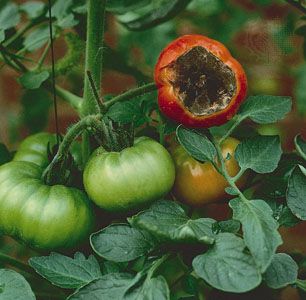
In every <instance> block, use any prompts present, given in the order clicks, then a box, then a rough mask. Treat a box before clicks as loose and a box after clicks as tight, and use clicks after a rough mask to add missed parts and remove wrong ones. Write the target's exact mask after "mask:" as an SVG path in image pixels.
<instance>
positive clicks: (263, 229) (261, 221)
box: [229, 198, 282, 272]
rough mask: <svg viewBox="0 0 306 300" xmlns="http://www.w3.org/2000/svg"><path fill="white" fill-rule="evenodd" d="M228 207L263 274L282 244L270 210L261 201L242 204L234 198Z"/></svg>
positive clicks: (276, 224)
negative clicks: (239, 224)
mask: <svg viewBox="0 0 306 300" xmlns="http://www.w3.org/2000/svg"><path fill="white" fill-rule="evenodd" d="M229 205H230V207H231V208H232V210H233V219H235V220H238V221H240V222H241V224H242V231H243V237H244V240H245V244H246V245H247V247H248V248H249V250H250V252H251V254H252V256H253V257H254V259H255V262H256V264H257V265H258V267H259V268H260V270H261V272H264V271H265V270H266V269H267V267H268V266H269V264H270V263H271V261H272V258H273V255H274V253H275V251H276V249H277V247H278V246H279V245H281V244H282V239H281V236H280V234H279V232H278V231H277V228H278V223H277V221H276V220H275V219H274V218H273V216H272V213H273V212H272V209H271V208H270V206H269V205H268V204H267V203H266V202H265V201H263V200H251V201H248V202H242V201H241V200H240V199H238V198H236V199H233V200H231V201H230V203H229Z"/></svg>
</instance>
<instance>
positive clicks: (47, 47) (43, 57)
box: [36, 41, 51, 70]
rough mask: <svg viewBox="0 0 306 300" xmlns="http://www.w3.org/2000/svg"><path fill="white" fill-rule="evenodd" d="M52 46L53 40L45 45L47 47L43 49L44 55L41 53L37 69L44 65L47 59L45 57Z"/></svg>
mask: <svg viewBox="0 0 306 300" xmlns="http://www.w3.org/2000/svg"><path fill="white" fill-rule="evenodd" d="M50 46H51V41H49V42H48V44H47V45H46V46H45V49H44V51H43V53H42V55H41V57H40V59H39V61H38V63H37V66H36V70H40V69H41V67H42V65H43V63H44V61H45V59H46V57H47V54H48V52H49V50H50Z"/></svg>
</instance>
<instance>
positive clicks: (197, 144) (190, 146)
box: [176, 125, 217, 162]
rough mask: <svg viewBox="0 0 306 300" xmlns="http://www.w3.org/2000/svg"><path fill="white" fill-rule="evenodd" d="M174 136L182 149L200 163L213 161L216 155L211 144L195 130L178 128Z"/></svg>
mask: <svg viewBox="0 0 306 300" xmlns="http://www.w3.org/2000/svg"><path fill="white" fill-rule="evenodd" d="M176 136H177V139H178V141H179V142H180V144H181V145H182V146H183V147H184V149H185V150H186V151H187V152H188V153H189V154H190V155H191V156H192V157H193V158H194V159H196V160H198V161H200V162H205V161H213V160H214V159H215V157H216V155H217V152H216V148H215V146H214V145H213V143H212V142H211V141H210V140H209V139H208V138H207V137H206V136H205V135H203V134H202V133H200V132H199V131H196V130H191V129H187V128H185V127H183V126H181V125H180V126H178V127H177V129H176Z"/></svg>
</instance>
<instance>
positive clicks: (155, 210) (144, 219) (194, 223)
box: [129, 200, 215, 244]
mask: <svg viewBox="0 0 306 300" xmlns="http://www.w3.org/2000/svg"><path fill="white" fill-rule="evenodd" d="M129 222H130V224H131V225H132V226H135V227H138V228H141V229H144V230H146V231H148V232H150V233H151V234H153V235H154V236H156V237H159V238H161V239H165V240H170V241H175V242H187V241H197V242H200V243H205V244H212V243H213V242H214V239H215V235H214V233H213V232H212V225H213V224H214V223H215V220H213V219H210V218H201V219H196V220H191V219H189V218H188V216H187V215H186V214H185V212H184V210H183V209H182V208H181V206H179V205H178V204H176V203H175V202H173V201H167V200H161V201H158V202H156V203H154V204H153V205H152V206H151V207H150V208H149V209H148V210H145V211H143V212H140V213H139V214H137V215H136V216H133V217H132V218H130V219H129Z"/></svg>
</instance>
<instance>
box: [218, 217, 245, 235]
mask: <svg viewBox="0 0 306 300" xmlns="http://www.w3.org/2000/svg"><path fill="white" fill-rule="evenodd" d="M240 225H241V224H240V222H238V221H237V220H226V221H220V222H216V223H214V224H213V232H217V233H219V232H220V231H221V232H229V233H237V232H238V231H239V229H240Z"/></svg>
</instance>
